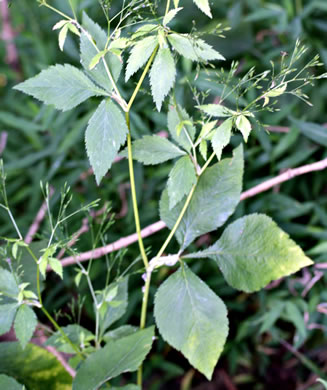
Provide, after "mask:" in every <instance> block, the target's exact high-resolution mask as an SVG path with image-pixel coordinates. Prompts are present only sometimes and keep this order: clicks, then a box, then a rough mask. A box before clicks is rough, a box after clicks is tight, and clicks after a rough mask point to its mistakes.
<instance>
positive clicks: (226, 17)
mask: <svg viewBox="0 0 327 390" xmlns="http://www.w3.org/2000/svg"><path fill="white" fill-rule="evenodd" d="M94 3H95V2H94V1H93V0H89V1H87V0H85V1H75V2H74V4H75V5H76V10H77V11H76V12H77V14H79V15H80V14H81V11H82V10H85V11H86V12H87V13H88V15H89V16H90V17H91V18H92V19H93V20H96V21H97V22H98V23H99V24H101V25H103V26H105V23H106V20H105V17H104V15H103V13H102V11H101V8H100V7H99V6H98V5H97V6H94ZM218 3H219V4H218ZM51 4H53V5H54V6H56V7H57V8H59V9H61V10H62V11H63V12H65V13H70V12H71V11H70V8H69V4H68V2H67V4H66V2H63V1H52V2H51ZM113 7H115V2H113ZM162 8H164V6H163V7H162ZM116 11H118V9H117V10H116ZM140 12H144V14H145V15H146V16H147V17H149V18H151V13H150V11H149V10H148V8H146V7H145V9H144V10H143V11H142V7H141V10H140ZM195 13H197V16H196V18H195V16H194V15H195ZM212 13H213V15H214V19H212V20H209V21H208V18H206V17H205V16H204V15H203V16H201V15H199V14H198V12H197V9H196V7H195V6H194V5H193V4H191V2H190V4H189V6H187V7H185V9H184V11H183V18H182V19H178V18H177V19H176V23H175V24H174V25H173V27H174V30H176V31H179V32H187V31H189V30H190V26H192V24H194V28H196V29H197V31H198V32H203V34H204V36H206V35H205V34H206V32H208V31H210V30H212V29H214V28H215V27H216V25H217V23H221V25H222V27H223V28H225V27H228V26H230V27H231V30H229V31H224V35H225V39H219V40H216V39H212V38H211V40H210V37H209V38H208V42H209V43H210V44H211V45H213V47H214V48H216V49H217V50H219V52H220V53H222V54H223V55H224V57H225V58H226V61H225V62H224V63H219V66H222V67H223V68H225V69H226V71H227V70H228V69H229V68H230V66H231V64H232V61H238V65H237V70H236V74H237V76H240V77H241V76H242V75H244V74H246V72H248V71H249V70H250V69H251V68H252V67H253V66H255V68H256V72H257V73H260V72H262V71H264V70H266V69H267V68H270V67H271V64H270V62H271V61H273V62H275V63H280V61H281V59H282V58H284V57H286V58H287V57H288V56H289V55H290V54H291V53H292V51H293V49H294V45H295V42H296V39H297V38H300V40H301V42H302V43H303V44H304V45H305V46H306V47H307V49H308V50H307V52H306V54H305V55H304V56H303V57H302V58H301V61H303V63H300V64H298V67H299V68H301V67H302V66H304V64H306V63H307V62H308V61H309V60H310V59H311V58H312V57H313V56H314V55H315V54H316V53H319V54H320V56H321V60H322V62H323V64H324V65H323V66H322V67H321V68H319V69H318V70H317V72H318V73H317V74H319V72H320V73H323V72H325V71H326V68H327V49H326V44H325V42H326V38H327V22H326V17H327V6H326V4H325V2H324V1H316V0H312V1H310V0H308V1H305V0H303V1H301V0H297V1H295V0H294V1H293V0H283V1H282V0H278V1H275V2H267V1H259V0H247V1H243V0H240V1H236V0H225V1H219V2H214V3H213V4H212ZM144 14H143V15H144ZM10 16H11V23H12V28H13V31H14V33H15V45H16V48H17V55H18V57H17V58H14V61H12V62H11V63H9V64H8V62H7V61H1V62H0V85H1V87H0V99H1V107H0V153H1V157H2V158H3V160H4V168H5V172H6V176H7V177H6V190H7V197H8V199H9V202H10V207H11V211H12V213H13V215H14V216H15V220H16V223H17V225H18V226H19V227H20V229H21V232H22V235H23V236H24V237H25V235H26V234H27V232H28V229H29V227H30V226H31V224H32V223H33V221H34V220H35V217H36V215H37V213H38V210H39V208H40V206H41V204H42V202H43V200H44V196H43V195H44V194H43V193H44V192H45V191H46V190H43V191H42V190H41V189H40V181H42V182H43V183H49V185H50V186H51V188H53V195H52V196H51V200H50V206H51V210H52V211H53V212H54V214H57V213H58V210H59V207H60V192H61V190H62V189H63V188H64V186H65V183H67V185H68V186H69V187H71V190H72V191H71V193H72V195H73V196H72V200H71V202H70V204H69V205H68V209H67V210H68V211H69V212H71V213H73V212H75V211H76V210H78V209H80V208H81V205H85V204H89V203H90V202H93V201H94V200H95V199H100V202H99V207H98V209H95V210H101V208H102V207H105V206H107V202H109V203H110V205H109V206H110V210H109V211H108V212H110V213H112V212H113V213H114V216H113V218H112V222H113V223H112V225H111V223H110V225H111V226H109V227H108V230H107V231H104V232H103V234H97V233H98V232H99V226H100V224H99V223H98V222H99V220H101V213H100V217H98V218H97V217H96V215H94V214H90V212H89V211H87V210H86V211H83V210H82V211H81V213H79V214H76V215H74V216H73V217H72V218H70V219H69V223H63V224H62V230H61V231H60V238H62V239H67V237H69V236H72V235H74V233H75V232H77V231H78V230H79V229H80V228H81V226H84V228H85V230H88V231H87V232H85V233H84V234H83V235H82V236H81V238H80V240H79V241H78V242H77V243H76V244H75V246H76V248H78V251H79V252H85V251H88V250H90V249H91V248H93V247H99V246H103V245H105V244H108V243H111V242H114V241H116V240H118V239H119V238H121V237H124V236H128V235H130V234H133V233H134V231H135V228H134V219H133V208H132V200H131V197H130V191H129V176H128V163H127V161H126V160H125V159H122V160H121V161H118V162H116V163H115V164H114V165H113V166H112V168H111V170H110V173H109V174H108V175H107V176H106V177H105V178H104V179H103V181H102V183H101V186H97V185H96V182H95V179H94V176H93V175H92V174H90V172H89V167H90V166H89V162H88V160H87V156H86V153H85V147H84V130H85V128H86V126H87V123H88V121H89V119H90V116H91V115H92V113H93V111H94V110H95V109H96V107H97V104H98V102H97V100H96V99H90V100H88V101H87V102H86V103H84V104H83V105H80V106H78V107H77V108H76V109H74V110H73V111H67V112H60V113H58V111H56V110H55V109H54V108H53V107H51V106H44V105H42V104H40V103H39V102H37V101H35V100H34V99H32V98H30V97H27V96H24V95H22V94H20V93H18V91H15V90H13V89H12V87H13V86H14V85H15V84H16V83H17V82H19V81H23V80H25V79H27V78H29V77H32V76H34V75H35V74H36V73H39V72H40V71H41V70H43V69H45V68H47V67H48V66H49V65H53V64H55V63H65V62H68V63H72V64H75V65H79V48H78V45H77V43H76V40H75V39H74V37H73V36H71V35H68V37H67V40H66V43H65V46H64V49H63V52H60V51H59V50H58V46H57V45H58V44H57V41H56V39H54V33H53V31H52V27H53V25H54V24H55V23H56V22H57V21H58V20H59V19H58V16H57V15H56V14H53V13H51V12H49V10H47V9H44V8H43V7H38V6H37V4H34V3H33V4H32V3H31V2H30V1H28V0H26V1H25V0H19V1H17V2H15V1H13V2H12V5H11V7H10ZM195 20H196V22H195ZM4 28H5V24H4V21H3V22H2V29H4ZM7 51H8V42H6V41H4V40H3V41H2V42H1V45H0V58H5V56H6V53H7ZM207 72H210V68H209V69H207V70H205V69H203V68H198V67H197V66H196V65H195V64H194V63H193V64H192V62H191V61H189V60H187V59H184V58H181V59H179V61H178V73H179V74H183V76H184V77H183V78H181V79H178V82H177V83H176V86H175V89H176V91H175V94H176V99H177V100H178V102H180V103H181V104H182V105H183V106H184V107H185V108H186V109H188V108H189V107H193V104H194V99H196V98H200V97H201V95H200V92H201V93H204V94H205V95H206V96H207V99H211V100H212V101H213V102H216V103H217V102H218V101H219V100H217V99H219V96H221V93H222V89H221V88H220V87H219V86H217V87H215V86H213V84H212V83H210V82H208V80H207V79H208V73H207ZM190 82H191V83H190ZM134 87H135V80H134V81H130V82H129V83H128V84H124V89H123V93H124V96H130V95H131V93H132V91H133V89H134ZM194 87H196V89H195V88H194ZM304 92H305V93H306V94H307V95H309V97H310V101H311V102H312V104H313V106H312V107H311V106H309V105H307V104H306V103H305V102H302V101H301V100H299V99H296V98H295V97H294V96H291V95H288V94H287V95H284V96H282V97H281V98H280V99H279V101H278V103H277V106H276V108H277V107H278V108H279V111H277V112H273V113H270V112H267V111H263V112H262V113H260V112H259V113H258V119H259V120H260V122H261V123H263V124H266V125H268V126H269V130H270V131H269V132H266V131H264V130H263V128H262V127H260V126H258V125H256V127H255V128H254V131H253V132H252V135H251V137H250V138H249V141H248V143H247V145H246V148H245V167H246V169H245V176H244V185H243V186H244V190H248V189H250V188H252V187H254V186H255V185H257V184H259V183H261V182H263V181H265V180H268V179H270V178H273V177H276V176H277V175H279V174H281V173H283V172H285V171H286V170H288V169H290V168H295V167H299V166H303V165H306V164H310V163H314V162H317V161H321V160H323V159H324V158H326V157H327V156H326V146H327V135H326V128H325V126H324V124H325V122H327V114H326V95H327V84H326V82H325V81H324V80H317V81H316V82H315V85H314V87H312V86H307V87H305V90H304ZM141 93H142V99H138V100H137V101H136V102H135V104H134V106H133V110H132V112H131V124H132V136H133V138H134V139H137V138H140V137H141V136H144V135H150V134H152V133H158V132H166V131H167V124H166V116H165V114H163V113H162V112H160V113H158V112H157V111H156V110H154V109H153V104H152V98H151V95H150V93H149V88H148V85H147V84H145V85H144V86H143V87H142V88H141ZM252 93H253V91H250V92H249V93H247V94H245V95H244V96H242V99H243V100H244V102H243V103H242V102H241V104H244V105H246V104H247V102H250V101H252V100H253V98H254V96H253V95H252ZM198 94H199V95H198ZM167 105H168V104H167V102H166V106H167ZM190 113H191V114H192V112H190ZM240 140H241V135H240V136H239V139H238V140H235V144H237V141H240ZM2 145H3V147H1V146H2ZM231 150H232V149H230V150H229V151H231ZM171 168H172V163H170V162H168V163H166V164H162V165H160V166H155V167H152V166H148V167H144V166H142V165H141V164H138V163H135V175H136V192H137V197H138V203H139V208H140V215H141V217H142V227H146V226H148V225H150V224H152V223H154V222H156V221H158V220H159V216H158V202H159V199H160V196H161V192H162V190H163V189H164V187H165V185H166V178H167V174H168V173H169V171H170V169H171ZM325 178H326V171H323V170H322V171H317V172H312V173H308V174H306V175H302V176H298V177H295V178H292V179H291V180H288V181H286V182H285V183H282V184H278V185H276V186H275V187H273V189H270V190H268V191H267V192H263V193H259V194H257V195H256V196H254V197H251V198H249V199H246V200H244V201H242V202H241V203H240V204H239V206H238V208H237V210H236V213H235V214H234V215H233V217H232V220H235V219H237V218H239V217H241V216H243V215H245V214H250V213H255V212H264V213H266V214H268V215H269V216H271V217H272V218H273V219H274V220H275V221H276V222H277V223H278V225H279V226H280V227H281V228H282V229H283V230H284V231H286V232H287V233H289V234H290V236H291V237H292V238H293V239H294V240H295V241H296V242H297V243H298V244H299V245H300V246H301V247H302V248H303V249H304V251H305V252H306V253H307V254H308V255H310V257H311V258H312V259H313V260H314V261H315V263H316V264H319V263H324V262H326V261H327V256H326V252H327V244H326V243H327V208H326V206H327V196H326V191H327V187H326V181H325ZM45 187H46V186H45V185H44V188H45ZM49 192H52V191H51V190H49ZM83 218H84V219H83ZM0 221H1V223H0V235H1V236H11V235H13V234H14V233H15V231H14V229H13V227H12V225H11V224H10V223H9V221H8V216H7V213H5V212H3V211H1V210H0ZM49 231H51V227H50V225H49V220H48V219H47V218H44V220H43V222H42V225H41V228H40V229H39V230H38V233H37V237H38V238H39V239H40V240H42V239H43V238H44V237H46V236H47V234H48V233H49ZM220 233H221V232H218V233H212V234H211V233H210V234H207V235H205V236H203V237H201V238H200V239H198V241H196V242H195V243H194V244H192V246H191V248H190V249H191V250H190V251H196V250H199V249H204V248H205V247H207V246H208V245H209V244H212V243H214V242H215V241H216V240H217V239H218V237H219V236H220ZM165 236H166V231H165V230H160V231H159V232H158V233H156V235H154V236H152V238H149V239H146V240H145V245H146V247H147V250H150V249H151V251H153V252H157V251H158V250H159V248H160V243H162V242H163V240H164V239H165ZM150 245H151V248H149V246H150ZM176 250H178V247H177V245H176ZM170 251H171V253H175V252H174V246H173V245H172V246H171V247H170ZM65 256H68V254H66V255H65ZM2 257H3V259H1V260H0V261H3V260H4V259H5V258H6V256H5V255H3V256H2ZM135 259H138V261H140V258H139V251H138V248H137V245H136V244H134V245H132V246H130V247H128V249H127V250H126V251H125V250H123V251H122V252H119V253H118V255H116V253H115V254H113V255H108V256H106V257H103V258H102V259H101V260H94V261H93V265H92V273H91V275H90V276H91V279H92V282H93V285H94V288H95V290H97V289H100V288H102V286H103V285H104V283H106V279H107V278H108V277H109V276H108V274H107V273H106V272H104V271H103V269H104V267H103V265H104V264H110V265H112V266H110V271H111V277H113V276H114V275H115V274H120V273H121V272H122V271H124V270H128V272H130V271H133V270H134V268H132V269H128V267H129V265H130V264H131V263H132V264H133V262H134V261H135ZM137 264H139V263H136V265H137ZM137 269H138V268H137V266H136V267H135V270H136V271H135V275H134V274H133V272H132V275H131V277H130V280H129V304H128V307H127V310H126V313H125V315H124V316H123V317H122V318H121V319H120V320H119V322H118V325H119V324H126V323H129V324H133V325H138V315H137V313H139V311H140V307H141V294H140V290H141V288H142V283H141V282H140V274H139V273H138V272H137ZM192 269H193V270H194V271H195V272H196V273H197V274H198V275H199V276H201V278H202V279H204V280H205V281H206V282H207V283H208V284H209V285H210V287H211V288H212V289H213V290H214V291H216V292H217V293H218V294H219V296H220V297H221V298H222V299H223V300H224V302H225V303H226V306H227V307H228V311H229V322H230V333H229V338H228V341H227V344H226V347H225V349H224V352H223V354H222V357H221V358H220V360H219V364H218V366H217V368H216V371H215V373H214V376H213V381H212V382H211V383H209V382H207V381H206V379H205V378H204V377H203V376H202V375H201V374H199V373H198V372H196V371H195V370H194V369H193V368H191V367H190V366H189V364H188V362H187V361H186V360H185V359H184V358H183V356H182V355H181V354H179V353H178V352H176V351H175V350H173V349H172V348H171V347H169V346H167V344H165V343H164V342H163V341H162V340H161V339H159V340H157V342H156V343H155V345H154V348H153V349H152V352H151V354H150V355H149V358H148V363H147V365H146V366H145V371H144V381H145V382H144V383H145V388H146V389H151V390H152V389H153V390H155V389H174V388H176V389H183V390H186V389H228V390H232V389H241V390H243V389H244V390H247V389H255V390H260V389H265V390H266V389H267V390H269V389H276V388H277V387H278V386H279V388H281V389H283V390H284V389H285V390H287V389H290V390H291V389H292V390H293V389H297V390H300V389H302V390H304V389H311V390H318V389H319V390H320V389H322V384H317V383H316V379H317V378H325V379H326V371H327V366H326V361H327V348H326V346H327V339H326V332H327V315H326V313H327V303H326V302H327V293H326V273H325V272H324V269H323V268H317V267H310V268H308V269H304V270H303V271H300V272H299V273H298V274H296V275H295V276H292V277H290V278H288V279H285V280H281V281H279V282H278V283H272V284H271V285H270V286H269V287H268V288H266V289H264V290H261V291H260V292H258V293H255V294H251V295H249V294H246V293H241V292H237V291H235V290H234V289H232V288H231V287H229V286H228V285H226V283H225V282H224V279H223V276H222V275H217V273H216V272H214V270H215V269H216V267H215V265H214V263H213V262H212V263H211V262H209V261H207V260H206V261H205V262H197V263H195V264H194V265H193V268H192ZM64 272H65V278H64V281H61V280H60V279H59V278H58V276H57V275H55V274H54V273H51V274H49V276H48V279H47V282H46V285H45V287H44V288H45V290H44V292H43V300H44V305H45V306H46V307H47V309H48V311H49V312H51V313H57V314H56V316H55V317H56V319H57V321H58V323H60V325H62V326H66V325H68V324H70V323H73V322H76V321H77V322H80V324H81V325H83V326H84V327H85V328H86V329H92V327H93V324H94V318H93V311H92V299H91V297H90V296H89V292H88V283H87V280H86V278H82V279H81V282H80V285H79V289H78V295H77V289H76V267H74V266H70V267H65V268H64ZM170 273H171V269H170V268H161V269H160V271H159V272H158V273H156V274H155V275H154V277H153V287H152V290H151V291H150V298H151V299H152V297H153V295H151V294H152V293H154V292H155V289H156V287H158V286H159V285H160V283H161V281H162V280H164V279H165V278H166V277H167V275H169V274H170ZM39 320H40V322H42V323H43V324H46V325H50V323H49V322H48V320H47V318H46V316H44V315H42V313H41V314H40V316H39ZM152 320H153V319H152V318H151V315H149V318H148V321H149V323H150V322H151V321H152ZM10 337H12V336H11V335H7V336H5V337H3V338H4V341H6V340H8V339H10ZM0 348H1V346H0ZM6 365H7V366H8V364H7V363H6V364H5V363H4V359H3V358H2V357H1V354H0V372H6V369H7V368H6ZM26 370H27V371H28V368H26ZM129 378H130V377H129V376H128V375H126V378H125V379H126V380H128V379H129ZM121 384H123V383H121ZM53 388H55V387H53Z"/></svg>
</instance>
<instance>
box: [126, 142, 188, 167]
mask: <svg viewBox="0 0 327 390" xmlns="http://www.w3.org/2000/svg"><path fill="white" fill-rule="evenodd" d="M183 155H185V152H183V151H182V150H181V149H179V148H178V147H177V146H175V145H174V144H173V143H172V142H170V141H168V140H167V139H166V138H163V137H159V136H158V135H146V136H144V137H143V138H141V139H138V140H136V141H134V142H133V158H134V159H135V160H137V161H140V162H142V163H143V164H145V165H154V164H160V163H162V162H165V161H168V160H171V159H173V158H176V157H179V156H183Z"/></svg>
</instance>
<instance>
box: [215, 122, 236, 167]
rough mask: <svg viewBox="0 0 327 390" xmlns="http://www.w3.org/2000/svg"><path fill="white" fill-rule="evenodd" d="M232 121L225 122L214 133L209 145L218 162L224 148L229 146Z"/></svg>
mask: <svg viewBox="0 0 327 390" xmlns="http://www.w3.org/2000/svg"><path fill="white" fill-rule="evenodd" d="M232 127H233V119H232V118H230V119H227V120H225V121H224V122H223V123H222V124H221V125H220V126H219V127H218V128H217V129H216V130H215V132H214V134H213V137H212V140H211V144H212V148H213V150H214V152H215V153H216V155H217V158H218V160H220V159H221V154H222V152H223V149H224V147H225V146H227V145H228V144H229V141H230V138H231V135H232Z"/></svg>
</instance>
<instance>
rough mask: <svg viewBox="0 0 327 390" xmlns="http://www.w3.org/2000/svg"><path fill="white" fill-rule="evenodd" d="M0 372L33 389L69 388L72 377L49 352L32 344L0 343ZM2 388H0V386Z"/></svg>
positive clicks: (63, 389) (55, 389) (69, 389)
mask: <svg viewBox="0 0 327 390" xmlns="http://www.w3.org/2000/svg"><path fill="white" fill-rule="evenodd" d="M0 356H1V359H0V373H2V374H6V375H9V376H12V377H14V378H15V379H16V380H17V381H18V382H20V383H22V384H24V385H25V386H26V389H28V390H29V389H33V390H45V389H46V390H59V389H60V390H71V388H72V377H71V376H70V375H69V374H68V372H67V371H66V370H65V369H64V367H63V366H62V365H61V363H60V362H59V361H58V360H57V358H56V357H54V356H53V355H52V354H51V353H50V352H48V351H47V350H45V349H44V348H40V347H37V346H36V345H34V344H28V345H27V347H26V348H25V349H24V350H23V349H22V348H21V346H20V345H19V343H17V342H2V343H0ZM1 390H2V388H1Z"/></svg>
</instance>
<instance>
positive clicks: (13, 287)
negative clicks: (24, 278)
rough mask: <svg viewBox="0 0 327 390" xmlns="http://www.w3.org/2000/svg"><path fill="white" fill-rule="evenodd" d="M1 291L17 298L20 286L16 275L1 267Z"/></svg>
mask: <svg viewBox="0 0 327 390" xmlns="http://www.w3.org/2000/svg"><path fill="white" fill-rule="evenodd" d="M0 293H2V294H5V295H10V296H11V297H13V298H15V297H16V296H17V295H18V293H19V288H18V285H17V283H16V280H15V278H14V275H13V274H12V273H11V272H9V271H7V270H6V269H4V268H1V267H0Z"/></svg>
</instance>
